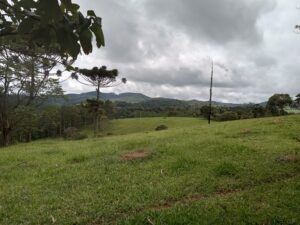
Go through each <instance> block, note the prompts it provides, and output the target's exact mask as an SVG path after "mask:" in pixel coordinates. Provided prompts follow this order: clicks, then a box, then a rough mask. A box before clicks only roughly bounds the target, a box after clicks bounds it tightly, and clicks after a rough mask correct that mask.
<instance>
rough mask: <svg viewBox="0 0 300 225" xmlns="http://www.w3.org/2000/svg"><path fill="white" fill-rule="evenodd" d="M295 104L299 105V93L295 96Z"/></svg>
mask: <svg viewBox="0 0 300 225" xmlns="http://www.w3.org/2000/svg"><path fill="white" fill-rule="evenodd" d="M295 102H296V104H297V105H300V93H299V94H297V95H296V99H295Z"/></svg>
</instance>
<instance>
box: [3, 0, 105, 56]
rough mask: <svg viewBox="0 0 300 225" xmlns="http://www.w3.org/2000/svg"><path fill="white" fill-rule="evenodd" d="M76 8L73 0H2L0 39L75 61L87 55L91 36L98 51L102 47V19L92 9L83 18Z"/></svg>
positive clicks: (90, 44)
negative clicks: (81, 55)
mask: <svg viewBox="0 0 300 225" xmlns="http://www.w3.org/2000/svg"><path fill="white" fill-rule="evenodd" d="M79 8H80V7H79V5H77V4H74V3H72V0H61V1H58V0H51V1H49V0H39V1H35V0H11V1H8V0H2V1H0V12H1V14H0V21H1V25H0V40H1V41H2V42H3V41H4V42H6V41H7V40H9V41H12V42H15V43H22V44H23V45H24V43H28V44H27V45H29V46H30V47H31V48H32V47H35V46H39V47H43V48H44V49H47V52H53V51H55V52H56V53H58V54H59V55H60V56H62V57H68V56H71V57H73V58H74V59H76V58H77V56H78V54H79V53H80V51H81V50H83V52H84V53H85V54H89V53H91V52H92V49H93V47H92V38H93V36H94V37H95V38H96V43H97V47H98V48H100V47H102V46H104V44H105V43H104V35H103V32H102V25H101V18H99V17H97V16H96V14H95V13H94V11H93V10H89V11H88V12H87V15H86V16H84V15H83V14H82V13H81V12H80V11H79ZM23 53H24V51H23Z"/></svg>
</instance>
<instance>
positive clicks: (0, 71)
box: [0, 44, 63, 146]
mask: <svg viewBox="0 0 300 225" xmlns="http://www.w3.org/2000/svg"><path fill="white" fill-rule="evenodd" d="M18 48H19V45H16V44H12V45H9V46H0V115H1V116H0V126H1V134H2V135H1V138H0V140H1V144H2V145H4V146H7V145H9V143H10V141H11V138H12V137H11V136H12V132H13V130H14V127H15V126H16V124H17V122H18V120H17V118H15V115H16V112H17V111H18V108H19V107H27V106H36V105H38V104H40V103H42V102H44V101H45V100H46V99H47V98H48V97H49V96H57V95H62V93H63V91H62V88H61V86H60V85H59V82H58V77H57V75H56V73H53V70H54V68H55V67H56V65H57V59H58V56H57V55H48V54H47V53H46V52H45V51H44V50H43V49H41V48H36V49H31V53H34V54H29V55H24V54H20V53H19V52H18V51H15V49H18Z"/></svg>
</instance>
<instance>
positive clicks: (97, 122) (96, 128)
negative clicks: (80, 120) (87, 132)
mask: <svg viewBox="0 0 300 225" xmlns="http://www.w3.org/2000/svg"><path fill="white" fill-rule="evenodd" d="M96 92H97V103H98V104H99V105H98V108H97V110H96V112H95V123H94V124H95V125H94V126H95V127H94V135H95V137H97V135H98V132H99V107H100V103H99V101H100V81H98V86H97V89H96Z"/></svg>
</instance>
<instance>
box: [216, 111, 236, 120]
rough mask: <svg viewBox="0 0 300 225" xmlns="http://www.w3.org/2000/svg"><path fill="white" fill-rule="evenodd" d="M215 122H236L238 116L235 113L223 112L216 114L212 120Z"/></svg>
mask: <svg viewBox="0 0 300 225" xmlns="http://www.w3.org/2000/svg"><path fill="white" fill-rule="evenodd" d="M214 119H215V120H217V121H230V120H238V119H239V116H238V114H237V113H236V112H230V111H227V112H224V113H221V114H217V115H216V116H215V118H214Z"/></svg>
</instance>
